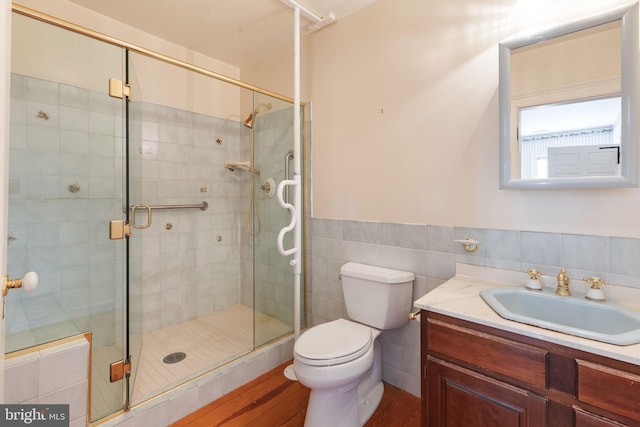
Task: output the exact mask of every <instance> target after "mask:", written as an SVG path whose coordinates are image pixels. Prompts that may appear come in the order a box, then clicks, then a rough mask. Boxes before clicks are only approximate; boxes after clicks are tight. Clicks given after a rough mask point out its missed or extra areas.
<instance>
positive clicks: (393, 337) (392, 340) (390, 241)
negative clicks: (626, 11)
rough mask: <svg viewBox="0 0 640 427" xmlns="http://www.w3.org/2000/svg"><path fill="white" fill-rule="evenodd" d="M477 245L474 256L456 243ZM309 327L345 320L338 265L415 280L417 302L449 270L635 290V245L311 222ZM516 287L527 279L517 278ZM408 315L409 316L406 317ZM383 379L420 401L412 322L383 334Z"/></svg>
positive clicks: (639, 279)
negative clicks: (470, 268)
mask: <svg viewBox="0 0 640 427" xmlns="http://www.w3.org/2000/svg"><path fill="white" fill-rule="evenodd" d="M468 237H473V238H475V239H476V240H479V241H480V248H479V250H478V251H477V252H475V253H467V252H465V251H464V249H463V246H462V245H461V244H460V243H455V242H454V241H455V240H458V239H466V238H468ZM310 259H311V271H310V274H311V283H310V285H309V286H308V288H307V301H308V303H309V305H310V307H309V313H308V314H309V316H310V317H309V318H310V319H311V322H310V323H311V324H312V325H316V324H319V323H323V322H326V321H330V320H334V319H337V318H339V317H348V316H347V313H346V310H345V307H344V299H343V296H342V288H341V282H340V281H339V279H338V275H339V272H340V267H341V266H342V264H344V263H345V262H349V261H353V262H361V263H364V264H372V265H378V266H382V267H388V268H395V269H399V270H406V271H412V272H414V273H415V274H416V280H415V282H414V290H413V299H414V300H416V299H418V298H420V297H421V296H422V295H424V294H426V293H427V292H429V291H430V290H432V289H434V288H435V287H437V286H438V285H440V284H442V283H443V282H445V281H446V280H448V279H449V278H451V277H452V276H453V275H454V274H455V264H456V263H466V264H473V265H480V266H486V267H493V268H501V269H507V270H515V271H524V270H526V269H528V268H536V269H539V270H541V271H543V272H544V273H545V274H546V275H549V276H555V275H556V274H557V273H558V271H559V270H560V268H566V269H567V272H568V274H569V276H570V277H573V278H582V277H589V276H594V275H597V276H599V277H602V278H604V279H606V280H607V281H609V282H610V283H614V284H617V285H626V286H632V287H639V288H640V265H639V264H638V262H637V260H638V259H640V239H631V238H621V237H603V236H589V235H575V234H557V233H542V232H529V231H512V230H495V229H479V228H464V227H442V226H432V225H414V224H395V223H380V222H363V221H348V220H329V219H318V218H315V219H313V220H312V221H311V256H310ZM522 277H523V279H522V280H523V284H524V283H525V281H526V279H527V276H526V275H525V274H524V273H523V275H522ZM407 314H408V313H407ZM382 344H383V378H384V380H385V381H387V382H389V383H391V384H394V385H396V386H398V387H400V388H402V389H405V390H407V391H409V392H410V393H412V394H414V395H416V396H420V328H419V324H418V322H409V323H408V324H407V325H406V326H404V327H402V328H399V329H397V330H393V331H386V332H384V333H383V334H382Z"/></svg>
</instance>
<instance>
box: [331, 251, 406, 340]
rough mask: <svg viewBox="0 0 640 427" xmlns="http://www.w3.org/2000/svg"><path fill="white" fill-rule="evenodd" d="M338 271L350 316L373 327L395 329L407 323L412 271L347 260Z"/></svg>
mask: <svg viewBox="0 0 640 427" xmlns="http://www.w3.org/2000/svg"><path fill="white" fill-rule="evenodd" d="M340 274H341V277H342V292H343V293H344V303H345V305H346V307H347V313H349V317H350V318H351V319H352V320H354V321H356V322H359V323H364V324H365V325H369V326H372V327H374V328H376V329H395V328H399V327H400V326H403V325H404V324H405V323H407V321H408V319H409V312H411V301H412V296H413V279H414V278H415V275H414V274H413V273H411V272H407V271H399V270H392V269H390V268H382V267H376V266H373V265H365V264H358V263H354V262H349V263H346V264H344V265H343V266H342V268H341V269H340Z"/></svg>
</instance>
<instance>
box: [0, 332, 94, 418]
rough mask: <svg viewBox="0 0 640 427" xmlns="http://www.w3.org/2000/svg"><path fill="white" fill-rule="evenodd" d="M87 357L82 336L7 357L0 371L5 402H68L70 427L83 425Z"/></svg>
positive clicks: (87, 385)
mask: <svg viewBox="0 0 640 427" xmlns="http://www.w3.org/2000/svg"><path fill="white" fill-rule="evenodd" d="M89 357H90V345H89V341H87V339H86V338H85V336H84V335H79V336H75V337H72V338H67V339H64V340H61V341H58V342H56V343H52V344H45V345H41V346H38V347H34V348H33V349H29V350H25V351H20V352H17V353H16V354H15V355H11V354H10V355H9V356H8V357H7V358H6V360H5V368H4V369H5V372H4V376H5V382H4V387H5V389H4V397H5V403H16V404H20V403H32V404H48V403H52V404H58V403H60V404H65V403H68V404H69V418H70V426H71V427H80V426H86V425H87V420H88V411H87V408H88V405H87V403H88V398H89Z"/></svg>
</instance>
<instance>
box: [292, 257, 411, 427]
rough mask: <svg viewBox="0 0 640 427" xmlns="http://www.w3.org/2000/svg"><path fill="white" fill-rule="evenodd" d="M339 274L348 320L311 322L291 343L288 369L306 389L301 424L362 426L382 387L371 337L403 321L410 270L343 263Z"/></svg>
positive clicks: (376, 350)
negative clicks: (292, 347) (291, 370)
mask: <svg viewBox="0 0 640 427" xmlns="http://www.w3.org/2000/svg"><path fill="white" fill-rule="evenodd" d="M341 276H342V282H343V283H342V286H343V291H344V295H345V305H346V307H347V312H348V314H349V317H350V318H351V320H347V319H337V320H333V321H330V322H327V323H323V324H320V325H317V326H314V327H312V328H310V329H308V330H307V331H305V332H304V333H303V334H302V335H301V336H300V337H299V338H298V340H296V343H295V345H294V351H293V352H294V361H293V370H294V372H295V375H296V377H297V379H298V380H299V381H300V382H301V383H302V384H303V385H305V386H306V387H309V388H310V389H311V393H310V395H309V403H308V405H307V413H306V417H305V423H304V426H305V427H328V426H329V427H362V426H363V425H364V423H366V422H367V420H368V419H369V418H370V417H371V415H373V413H374V411H375V410H376V408H377V407H378V405H379V404H380V400H382V395H383V393H384V385H383V383H382V353H381V350H382V349H381V345H380V343H379V342H378V341H377V338H378V336H379V335H380V333H381V330H384V329H394V328H397V327H400V326H403V325H404V324H406V323H407V321H408V313H409V311H410V308H411V296H412V284H413V279H414V275H413V273H408V272H402V271H397V270H391V269H385V268H380V267H374V266H367V265H363V264H356V263H347V264H345V265H344V266H343V267H342V269H341ZM363 306H364V307H363Z"/></svg>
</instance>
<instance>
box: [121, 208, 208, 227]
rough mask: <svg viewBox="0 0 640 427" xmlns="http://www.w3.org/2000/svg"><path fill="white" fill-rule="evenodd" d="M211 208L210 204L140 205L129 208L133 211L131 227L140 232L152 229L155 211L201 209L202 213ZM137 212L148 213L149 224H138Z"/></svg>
mask: <svg viewBox="0 0 640 427" xmlns="http://www.w3.org/2000/svg"><path fill="white" fill-rule="evenodd" d="M208 208H209V203H207V202H202V203H200V204H197V205H146V204H138V205H133V206H129V209H130V210H131V226H132V227H133V228H136V229H138V230H145V229H147V228H149V227H151V222H152V216H153V213H152V212H153V211H154V210H164V209H200V210H202V211H206V210H207V209H208ZM137 210H145V211H147V223H146V224H142V225H141V224H138V223H136V211H137Z"/></svg>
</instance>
